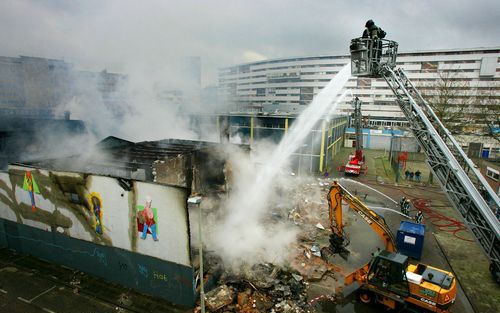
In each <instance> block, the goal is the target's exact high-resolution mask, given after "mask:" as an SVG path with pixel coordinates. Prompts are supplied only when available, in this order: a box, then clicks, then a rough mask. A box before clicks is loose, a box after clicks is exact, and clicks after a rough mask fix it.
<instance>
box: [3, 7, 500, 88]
mask: <svg viewBox="0 0 500 313" xmlns="http://www.w3.org/2000/svg"><path fill="white" fill-rule="evenodd" d="M370 18H371V19H373V20H375V22H376V24H377V25H379V26H381V27H382V28H383V29H384V30H385V31H386V32H387V34H388V37H387V38H389V39H393V40H396V41H398V42H399V44H400V50H401V51H409V50H427V49H442V48H468V47H491V46H499V45H500V27H499V25H498V21H499V20H500V4H499V2H498V0H474V1H472V0H470V1H467V0H435V1H430V0H414V1H404V0H386V1H374V0H372V1H365V0H362V1H347V0H345V1H339V0H316V1H314V0H309V1H298V0H290V1H284V0H272V1H271V0H268V1H261V0H253V1H250V0H248V1H238V0H211V1H209V0H198V1H193V0H177V1H159V0H158V1H139V0H137V1H131V0H114V1H104V0H85V1H84V0H81V1H64V0H47V1H42V0H38V1H37V0H11V1H9V0H2V2H1V3H0V42H1V43H2V44H1V45H0V55H6V56H18V55H29V56H41V57H48V58H63V59H65V60H66V61H68V62H72V63H74V64H75V65H76V66H77V67H78V68H81V69H90V70H101V69H103V68H107V69H108V70H110V71H118V72H129V71H130V70H131V69H133V70H135V71H141V72H143V73H144V74H145V75H148V74H149V73H151V75H152V76H158V77H160V76H162V75H163V74H164V73H165V71H168V68H169V67H170V66H172V64H171V63H173V62H172V60H175V59H176V58H177V57H179V56H200V57H201V59H202V71H203V78H202V85H208V84H210V83H215V82H216V81H217V68H219V67H224V66H229V65H232V64H237V63H242V62H251V61H257V60H261V59H272V58H280V57H289V56H306V55H320V54H323V55H324V54H347V53H348V45H349V40H350V39H351V38H353V37H358V36H360V35H361V33H362V31H363V27H364V23H365V21H366V20H367V19H370ZM174 63H175V62H174Z"/></svg>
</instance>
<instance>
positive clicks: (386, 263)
mask: <svg viewBox="0 0 500 313" xmlns="http://www.w3.org/2000/svg"><path fill="white" fill-rule="evenodd" d="M407 267H408V257H407V256H405V255H402V254H399V253H393V252H389V251H386V250H382V251H379V252H377V253H376V254H375V255H374V257H373V259H372V261H371V263H370V269H369V272H368V277H367V278H368V279H367V282H368V285H369V286H372V287H373V288H376V289H377V290H385V291H386V292H390V293H395V294H397V295H398V296H401V297H407V296H408V295H409V288H408V280H407V278H406V268H407Z"/></svg>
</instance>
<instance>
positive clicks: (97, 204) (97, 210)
mask: <svg viewBox="0 0 500 313" xmlns="http://www.w3.org/2000/svg"><path fill="white" fill-rule="evenodd" d="M88 200H89V204H90V208H89V209H90V211H91V212H92V213H93V214H94V229H95V232H96V233H98V234H99V235H102V234H103V231H104V226H103V224H102V200H101V196H100V195H99V194H98V193H97V192H92V193H91V194H90V195H88Z"/></svg>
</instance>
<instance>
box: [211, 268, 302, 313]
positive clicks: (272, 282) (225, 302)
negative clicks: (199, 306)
mask: <svg viewBox="0 0 500 313" xmlns="http://www.w3.org/2000/svg"><path fill="white" fill-rule="evenodd" d="M220 283H221V285H220V286H219V287H217V288H215V289H214V290H212V291H210V292H209V293H207V294H206V309H207V310H208V312H244V313H258V312H288V313H292V312H297V313H300V312H308V303H307V299H306V298H307V294H306V289H307V283H306V282H304V279H303V277H302V276H301V275H298V274H295V273H291V272H289V271H285V270H283V269H282V268H280V267H277V266H274V265H272V264H258V265H254V266H252V267H251V268H249V269H246V270H243V271H242V273H240V274H238V275H236V274H230V273H224V274H223V276H222V277H221V279H220Z"/></svg>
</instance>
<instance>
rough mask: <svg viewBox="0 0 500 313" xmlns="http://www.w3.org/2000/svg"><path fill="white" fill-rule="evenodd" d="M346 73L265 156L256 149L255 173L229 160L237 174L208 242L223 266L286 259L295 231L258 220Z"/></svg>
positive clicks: (347, 69)
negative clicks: (259, 158)
mask: <svg viewBox="0 0 500 313" xmlns="http://www.w3.org/2000/svg"><path fill="white" fill-rule="evenodd" d="M350 73H351V72H350V64H348V65H346V66H345V67H344V68H343V69H342V70H341V71H340V72H339V73H338V74H337V75H336V76H335V78H334V79H332V80H331V81H330V82H329V83H328V85H327V86H326V87H325V88H323V89H322V90H321V91H320V93H319V94H318V95H317V96H316V97H315V98H314V99H313V101H312V102H311V103H310V104H309V105H308V106H307V108H306V109H305V110H304V111H303V112H302V114H301V115H300V116H299V117H298V118H297V120H296V121H295V122H294V123H293V124H292V127H291V128H290V129H289V132H288V134H287V135H285V136H284V137H283V139H282V140H281V142H280V143H279V145H278V146H276V147H274V149H273V150H266V151H264V152H262V151H263V149H259V150H260V151H261V156H263V162H262V164H263V166H261V167H260V168H258V170H256V169H255V168H252V167H251V166H249V165H248V163H245V160H244V159H243V158H241V157H239V156H238V157H237V158H236V160H233V165H234V168H233V171H234V172H235V173H238V181H237V182H235V186H237V188H235V190H233V193H231V195H230V197H229V199H228V201H227V205H226V210H227V216H226V217H225V218H224V219H223V220H222V222H220V223H219V224H217V225H215V227H216V229H215V231H214V234H213V238H212V239H213V242H211V243H210V244H211V246H212V247H211V248H213V249H215V252H217V253H218V254H219V255H220V256H221V257H222V258H223V260H224V262H225V263H226V264H227V265H232V266H233V267H238V266H240V265H243V264H254V263H260V262H272V263H275V264H279V263H282V262H283V261H285V260H286V257H287V256H288V252H289V248H290V247H289V245H290V244H291V243H292V242H294V241H295V240H296V234H297V229H295V228H290V227H289V226H287V225H286V224H278V225H277V224H273V225H271V224H270V223H263V222H262V220H263V218H264V216H265V213H266V211H269V204H270V203H271V202H272V199H273V198H274V192H275V190H276V187H278V186H279V184H280V182H279V176H280V172H281V171H282V170H283V169H284V166H285V165H286V164H287V162H288V159H289V157H290V156H291V155H292V154H293V153H294V152H295V151H297V149H298V148H299V147H300V145H301V144H302V142H303V140H304V139H305V138H306V136H307V135H308V134H309V132H310V131H311V129H312V128H313V127H314V126H315V125H316V123H317V122H318V121H319V120H320V118H321V117H323V116H324V115H326V114H327V113H329V112H331V108H330V105H331V104H332V102H333V100H335V99H336V98H337V97H338V95H339V93H340V92H341V89H342V88H343V87H344V85H345V83H346V82H347V80H348V79H349V78H350V76H351V75H350ZM337 104H338V103H334V105H337ZM288 179H290V177H288ZM290 196H291V195H290Z"/></svg>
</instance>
